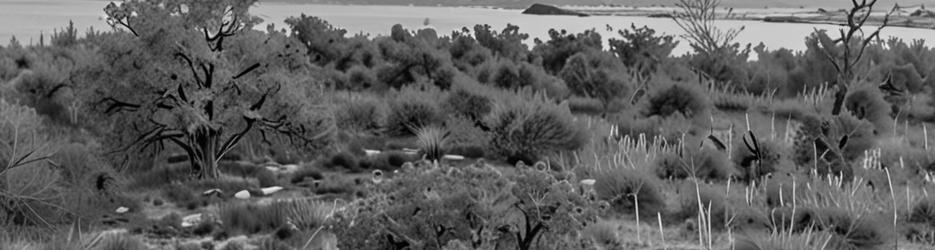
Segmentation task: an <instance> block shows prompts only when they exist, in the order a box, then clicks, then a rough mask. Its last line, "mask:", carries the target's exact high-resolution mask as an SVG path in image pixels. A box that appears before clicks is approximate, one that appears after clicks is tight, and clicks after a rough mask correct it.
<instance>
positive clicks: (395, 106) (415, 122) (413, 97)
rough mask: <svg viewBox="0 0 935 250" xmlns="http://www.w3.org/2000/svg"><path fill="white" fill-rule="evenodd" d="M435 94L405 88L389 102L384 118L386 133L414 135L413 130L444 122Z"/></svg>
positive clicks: (436, 94)
mask: <svg viewBox="0 0 935 250" xmlns="http://www.w3.org/2000/svg"><path fill="white" fill-rule="evenodd" d="M438 95H439V94H438V93H437V92H425V91H419V90H416V89H414V88H406V89H404V90H403V91H402V92H400V93H399V94H398V96H397V97H396V98H395V99H394V100H392V101H391V102H390V105H389V107H390V111H389V113H388V114H387V117H386V132H387V133H389V134H390V135H414V134H415V131H414V130H413V129H415V128H420V127H425V126H429V125H437V124H440V123H441V122H442V121H444V115H443V114H442V112H441V110H440V108H439V107H438V103H437V102H436V98H439V97H440V96H438Z"/></svg>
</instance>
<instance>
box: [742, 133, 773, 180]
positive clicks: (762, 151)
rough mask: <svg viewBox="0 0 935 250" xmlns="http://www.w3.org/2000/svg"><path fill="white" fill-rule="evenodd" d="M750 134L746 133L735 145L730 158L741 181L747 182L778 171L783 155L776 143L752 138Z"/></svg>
mask: <svg viewBox="0 0 935 250" xmlns="http://www.w3.org/2000/svg"><path fill="white" fill-rule="evenodd" d="M752 134H753V133H748V135H745V136H744V139H742V140H740V142H737V143H735V145H734V146H733V149H734V150H733V154H734V155H733V156H732V157H731V159H733V161H734V165H735V166H736V168H737V170H736V171H737V172H738V173H739V175H740V177H741V179H743V180H745V181H748V182H749V181H754V180H757V178H760V177H762V176H765V175H767V174H770V173H774V172H776V171H778V170H779V168H780V161H781V160H782V155H784V152H783V150H782V147H781V146H780V145H779V144H778V143H777V142H774V141H772V140H767V139H764V138H760V137H756V138H753V137H752V136H751V135H752ZM744 141H745V142H744ZM747 145H749V146H747ZM751 147H752V148H751Z"/></svg>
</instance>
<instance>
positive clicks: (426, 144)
mask: <svg viewBox="0 0 935 250" xmlns="http://www.w3.org/2000/svg"><path fill="white" fill-rule="evenodd" d="M415 132H416V138H418V144H419V150H420V152H421V153H422V154H423V156H424V157H425V159H428V160H440V159H441V158H442V156H445V150H447V149H448V147H449V145H448V144H449V138H450V135H451V132H450V131H447V130H446V129H444V128H440V127H432V126H429V127H422V128H417V129H416V131H415Z"/></svg>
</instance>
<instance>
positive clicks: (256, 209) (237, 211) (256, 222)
mask: <svg viewBox="0 0 935 250" xmlns="http://www.w3.org/2000/svg"><path fill="white" fill-rule="evenodd" d="M218 216H219V218H220V219H221V226H222V228H223V230H224V232H226V233H227V235H229V236H235V235H242V234H246V235H250V234H256V233H261V232H272V231H273V230H276V229H277V228H279V227H281V226H283V225H285V223H286V217H285V216H284V210H283V209H282V204H281V203H272V204H270V205H257V204H249V203H234V204H230V203H229V204H224V205H222V206H221V207H220V210H219V212H218Z"/></svg>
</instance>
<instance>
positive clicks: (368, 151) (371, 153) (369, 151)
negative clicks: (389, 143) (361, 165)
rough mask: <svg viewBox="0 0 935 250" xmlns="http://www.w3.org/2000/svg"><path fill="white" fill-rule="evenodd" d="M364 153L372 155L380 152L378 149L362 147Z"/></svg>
mask: <svg viewBox="0 0 935 250" xmlns="http://www.w3.org/2000/svg"><path fill="white" fill-rule="evenodd" d="M364 153H365V154H367V156H374V155H378V154H380V150H372V149H364Z"/></svg>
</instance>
